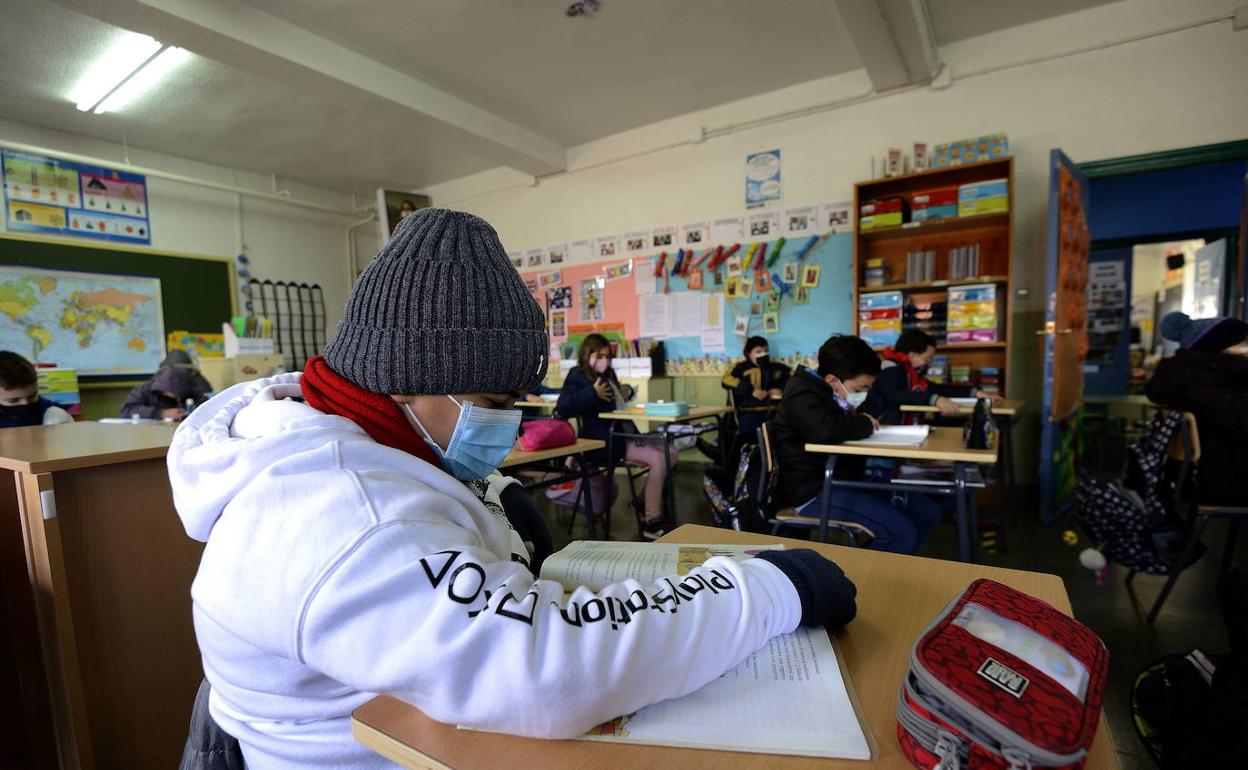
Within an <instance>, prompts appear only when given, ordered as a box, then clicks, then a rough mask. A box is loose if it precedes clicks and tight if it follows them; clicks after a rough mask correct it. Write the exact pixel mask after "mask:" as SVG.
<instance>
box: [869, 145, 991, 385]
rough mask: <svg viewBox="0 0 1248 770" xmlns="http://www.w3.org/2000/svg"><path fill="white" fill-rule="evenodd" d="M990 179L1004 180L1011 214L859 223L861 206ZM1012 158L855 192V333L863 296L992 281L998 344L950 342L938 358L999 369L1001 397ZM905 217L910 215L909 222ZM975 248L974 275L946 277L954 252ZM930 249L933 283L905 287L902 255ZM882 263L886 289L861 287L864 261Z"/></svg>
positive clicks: (896, 179) (941, 347)
mask: <svg viewBox="0 0 1248 770" xmlns="http://www.w3.org/2000/svg"><path fill="white" fill-rule="evenodd" d="M991 179H1005V180H1007V184H1008V192H1007V195H1008V210H1007V211H1003V212H992V213H987V214H976V215H972V216H965V217H956V216H954V217H946V218H942V219H934V220H928V221H923V222H917V223H914V222H905V223H903V224H902V225H894V226H889V227H882V228H874V229H870V230H865V231H864V230H861V229H859V228H858V227H857V217H858V216H859V212H860V211H861V206H862V204H864V203H866V202H869V201H873V200H879V199H882V198H888V197H893V196H903V197H905V198H906V200H907V202H909V201H910V196H912V195H914V194H915V193H920V192H923V191H927V190H932V189H936V188H942V187H957V186H960V185H964V184H969V183H974V182H984V181H987V180H991ZM1013 212H1014V159H1013V158H1002V159H999V160H992V161H986V162H983V163H970V164H966V165H962V166H954V167H952V168H942V169H932V170H930V171H921V172H918V173H914V174H906V175H904V176H898V177H889V178H886V179H874V180H869V181H864V182H859V183H858V184H856V185H855V186H854V217H855V228H854V232H855V235H854V310H855V312H854V333H855V334H857V333H859V331H860V329H859V316H858V309H859V306H858V302H859V297H860V295H862V294H874V293H878V292H891V291H900V292H902V295H903V303H904V302H905V299H904V298H905V297H908V296H909V295H910V294H911V293H923V294H929V293H938V292H941V291H947V290H948V289H949V288H950V287H955V286H966V285H974V284H985V283H991V284H995V285H996V287H997V288H996V315H997V340H996V341H994V342H975V343H954V344H941V345H938V346H937V352H939V353H940V354H942V355H945V356H947V357H948V360H949V366H950V367H953V366H956V365H958V364H969V365H971V366H972V367H973V368H974V369H976V370H978V369H980V368H982V367H996V368H997V369H999V370H1000V372H1001V383H1000V384H1001V392H1002V394H1004V393H1005V383H1006V361H1007V360H1008V351H1009V343H1010V332H1011V325H1012V323H1011V321H1012V317H1011V316H1012V313H1011V307H1010V301H1011V296H1010V294H1011V285H1010V284H1011V275H1012V263H1013V259H1012V256H1013V253H1012V250H1013ZM906 218H907V219H908V216H907V217H906ZM971 245H978V247H979V265H978V268H979V269H978V272H979V274H980V275H979V276H978V277H959V278H950V277H949V275H950V258H949V254H950V252H951V251H952V250H954V249H957V248H960V247H964V246H971ZM919 251H934V252H935V260H934V261H935V264H934V265H933V271H932V272H933V276H934V277H933V279H932V280H924V281H908V280H906V279H907V277H908V276H907V272H906V259H907V254H909V253H911V252H919ZM872 259H879V260H881V261H882V262H883V266H884V267H885V268H886V269H887V271H888V277H887V278H886V279H885V280H886V283H885V284H883V285H880V286H866V285H865V280H866V278H865V276H866V270H867V261H868V260H872Z"/></svg>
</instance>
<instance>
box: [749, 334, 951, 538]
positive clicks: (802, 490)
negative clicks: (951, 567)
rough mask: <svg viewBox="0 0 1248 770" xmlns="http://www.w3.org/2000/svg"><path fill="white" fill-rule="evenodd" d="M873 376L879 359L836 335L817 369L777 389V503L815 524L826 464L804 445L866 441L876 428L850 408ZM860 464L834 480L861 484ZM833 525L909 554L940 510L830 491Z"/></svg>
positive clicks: (848, 464)
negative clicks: (849, 526) (862, 530)
mask: <svg viewBox="0 0 1248 770" xmlns="http://www.w3.org/2000/svg"><path fill="white" fill-rule="evenodd" d="M879 374H880V358H879V356H877V355H876V354H875V351H873V350H871V346H869V345H868V344H867V343H865V342H863V341H862V340H861V339H859V338H858V337H853V336H849V335H837V336H834V337H831V338H829V339H828V341H827V342H824V343H823V345H822V347H820V348H819V368H818V370H817V371H811V370H809V369H806V368H805V367H800V366H799V367H798V368H797V371H796V372H795V373H794V374H793V377H792V379H790V380H789V384H788V387H786V388H785V389H784V398H783V399H782V400H781V401H780V410H779V414H778V415H777V416H776V419H775V420H773V421H772V423H771V435H772V444H773V445H774V446H775V451H776V462H777V464H778V465H779V467H780V480H779V483H778V484H777V485H776V490H777V494H778V495H779V498H780V499H779V502H780V503H781V504H783V505H788V506H792V507H793V508H796V509H797V511H798V513H801V514H803V515H806V516H818V515H819V511H820V497H819V495H820V494H821V491H822V489H823V472H824V468H825V467H826V465H827V456H826V455H821V454H813V453H811V452H807V451H806V445H807V444H839V443H841V442H843V441H856V440H858V439H864V438H866V437H868V436H870V435H871V434H872V433H873V432H874V431H875V430H876V429H877V428H879V427H880V424H879V422H878V421H877V420H876V419H875V418H874V417H872V416H871V415H869V414H866V413H864V412H861V411H859V410H857V409H855V407H854V406H853V404H852V401H853V400H855V395H854V394H856V393H862V392H865V391H866V390H867V389H868V388H870V387H871V383H873V382H875V379H876V377H877V376H879ZM864 464H865V458H861V457H849V456H846V457H841V458H839V459H838V460H837V463H836V478H838V479H845V480H850V481H852V480H857V479H860V478H861V477H862V471H863V467H864ZM832 518H834V519H841V520H845V521H856V522H858V523H860V524H862V525H863V526H865V527H867V528H869V529H870V530H871V531H872V532H874V533H875V538H874V539H873V540H872V541H871V544H870V546H869V547H870V548H872V549H875V550H881V551H892V552H894V553H909V554H912V553H916V552H917V551H918V550H919V546H920V545H922V544H923V541H925V540H926V539H927V537H928V535H930V534H931V532H932V530H933V529H935V528H936V525H937V524H939V523H940V506H938V505H937V504H936V503H935V502H933V501H932V500H931V499H929V498H927V497H924V496H923V495H919V494H914V493H907V494H904V495H893V496H890V495H889V494H888V493H886V492H876V491H868V490H861V491H860V490H855V489H844V488H839V487H838V488H836V489H834V490H833V491H832Z"/></svg>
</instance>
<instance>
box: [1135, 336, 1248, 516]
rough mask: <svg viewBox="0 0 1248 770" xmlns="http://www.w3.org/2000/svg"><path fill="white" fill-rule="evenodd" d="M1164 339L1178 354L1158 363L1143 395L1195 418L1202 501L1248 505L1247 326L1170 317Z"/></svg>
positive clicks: (1198, 476) (1199, 486)
mask: <svg viewBox="0 0 1248 770" xmlns="http://www.w3.org/2000/svg"><path fill="white" fill-rule="evenodd" d="M1161 336H1162V337H1164V338H1166V339H1168V340H1172V341H1174V342H1177V343H1179V350H1178V352H1177V353H1175V354H1174V356H1173V357H1171V358H1164V359H1162V360H1161V362H1160V363H1159V364H1157V371H1156V372H1154V373H1153V378H1152V379H1151V380H1149V382H1148V385H1147V386H1146V387H1145V390H1144V392H1145V393H1146V394H1147V395H1148V397H1149V399H1150V400H1152V401H1154V402H1156V403H1158V404H1165V405H1166V406H1169V407H1171V408H1174V409H1181V410H1182V411H1185V412H1191V413H1192V414H1194V415H1196V432H1197V433H1198V434H1199V436H1200V471H1199V473H1198V475H1197V479H1196V488H1197V490H1198V492H1199V496H1200V502H1202V503H1205V504H1207V505H1246V504H1248V323H1245V322H1243V321H1241V320H1239V319H1238V318H1202V319H1199V320H1192V319H1191V318H1189V317H1188V316H1187V315H1186V314H1184V313H1179V312H1174V313H1167V314H1166V316H1165V317H1164V318H1162V319H1161Z"/></svg>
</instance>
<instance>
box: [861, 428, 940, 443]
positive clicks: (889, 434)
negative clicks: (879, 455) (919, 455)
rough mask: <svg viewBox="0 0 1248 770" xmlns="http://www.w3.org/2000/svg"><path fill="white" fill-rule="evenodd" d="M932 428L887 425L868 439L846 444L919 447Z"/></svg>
mask: <svg viewBox="0 0 1248 770" xmlns="http://www.w3.org/2000/svg"><path fill="white" fill-rule="evenodd" d="M930 428H931V426H928V425H885V426H883V427H882V428H880V429H879V430H877V431H876V432H875V433H872V434H871V436H870V437H868V438H864V439H862V440H861V441H852V442H846V443H852V444H870V445H873V446H874V445H882V446H918V445H919V444H922V443H923V442H924V441H926V440H927V434H928V432H929V430H930Z"/></svg>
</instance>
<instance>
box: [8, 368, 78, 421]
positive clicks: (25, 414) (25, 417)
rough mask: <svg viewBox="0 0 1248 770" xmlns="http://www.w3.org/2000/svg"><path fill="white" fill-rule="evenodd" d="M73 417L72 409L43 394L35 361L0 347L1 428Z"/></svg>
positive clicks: (72, 419)
mask: <svg viewBox="0 0 1248 770" xmlns="http://www.w3.org/2000/svg"><path fill="white" fill-rule="evenodd" d="M73 421H74V418H73V417H71V416H70V414H69V412H67V411H65V410H64V409H62V408H61V407H59V406H57V405H56V404H54V403H52V401H51V399H49V398H47V397H45V396H41V395H39V375H38V374H37V373H36V372H35V366H34V364H32V363H31V362H29V361H27V360H26V359H25V358H23V357H22V356H20V355H18V354H17V353H14V352H13V351H11V350H0V428H24V427H28V426H32V425H60V424H61V423H66V422H73Z"/></svg>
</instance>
